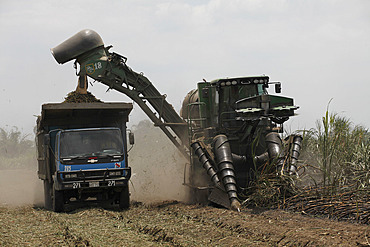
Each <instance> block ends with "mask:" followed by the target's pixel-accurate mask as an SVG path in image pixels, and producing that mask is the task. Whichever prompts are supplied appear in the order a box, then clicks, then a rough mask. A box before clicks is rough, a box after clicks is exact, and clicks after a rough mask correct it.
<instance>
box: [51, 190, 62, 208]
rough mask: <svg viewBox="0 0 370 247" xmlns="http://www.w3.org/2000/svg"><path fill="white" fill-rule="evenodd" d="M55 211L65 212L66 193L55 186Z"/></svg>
mask: <svg viewBox="0 0 370 247" xmlns="http://www.w3.org/2000/svg"><path fill="white" fill-rule="evenodd" d="M53 195H54V196H53V211H54V212H63V211H64V195H63V191H60V190H56V189H55V186H53Z"/></svg>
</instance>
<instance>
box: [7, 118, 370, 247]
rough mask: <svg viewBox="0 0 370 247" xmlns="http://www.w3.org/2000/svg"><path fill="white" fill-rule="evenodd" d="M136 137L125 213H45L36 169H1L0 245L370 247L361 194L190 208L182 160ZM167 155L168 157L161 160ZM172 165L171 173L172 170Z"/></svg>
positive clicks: (262, 195)
mask: <svg viewBox="0 0 370 247" xmlns="http://www.w3.org/2000/svg"><path fill="white" fill-rule="evenodd" d="M14 131H15V130H14ZM136 132H137V133H136V134H137V135H136V139H137V140H136V145H137V146H135V147H134V148H133V150H132V153H131V152H130V156H129V157H130V164H131V166H133V167H135V168H136V169H135V175H133V177H132V184H131V185H132V186H131V187H130V189H131V190H130V191H131V195H132V204H131V206H130V208H129V209H127V210H123V211H121V210H118V209H117V208H112V207H109V206H107V207H102V206H97V205H94V204H87V205H83V206H80V207H75V208H70V209H68V211H66V212H63V213H55V212H52V211H50V210H46V209H45V208H44V206H43V193H42V184H40V181H38V179H37V178H36V170H37V168H36V164H35V161H33V160H29V162H30V163H32V164H34V167H32V168H33V169H29V167H28V168H27V169H23V170H21V168H22V167H17V169H10V168H9V167H7V166H5V164H4V163H1V165H2V166H1V172H0V190H1V191H0V202H1V206H0V229H1V230H0V235H1V238H0V245H1V246H121V245H122V243H123V242H124V243H125V244H124V246H195V245H199V246H368V245H369V231H368V230H369V209H370V204H369V198H368V195H369V193H368V190H366V187H365V188H364V189H350V188H347V189H345V188H343V191H338V192H337V193H336V194H332V195H330V196H329V195H325V194H324V192H323V191H322V190H324V189H325V188H318V187H317V188H314V187H312V186H311V188H301V189H299V192H298V191H297V192H296V194H294V195H292V196H290V197H287V198H285V199H283V198H282V197H281V198H279V199H275V198H274V197H279V196H278V192H277V191H276V190H277V187H274V185H270V186H271V187H268V186H266V187H264V186H263V185H262V184H260V185H259V186H260V188H259V190H258V191H256V192H255V194H254V195H253V197H254V199H253V200H254V201H253V202H250V203H249V204H246V205H245V206H243V207H242V209H241V212H236V211H232V210H228V209H225V208H220V207H214V206H212V205H202V204H194V203H191V202H190V201H189V193H190V192H189V191H187V190H186V188H184V186H183V185H182V183H183V177H182V175H183V173H182V170H183V164H181V163H182V161H181V160H183V158H182V157H181V155H180V154H179V153H178V152H177V150H176V148H174V147H172V145H171V143H169V141H168V140H167V139H166V137H165V136H164V135H163V134H162V133H161V132H160V131H159V130H158V129H157V128H155V127H154V126H152V124H151V123H150V122H149V121H143V122H141V123H139V124H138V125H137V126H136ZM140 140H146V141H145V142H140ZM31 147H32V145H31ZM140 149H145V150H148V151H149V152H150V153H151V155H150V157H148V156H145V155H142V154H140V152H139V150H140ZM164 150H166V152H169V153H170V154H171V155H169V156H168V155H163V151H164ZM25 151H26V150H25ZM28 151H29V150H28ZM161 153H162V154H161ZM2 155H4V154H3V153H2ZM33 156H34V154H33V153H32V154H30V157H24V158H25V159H31V158H34V157H33ZM2 160H3V159H2ZM10 162H16V161H15V160H14V159H13V160H8V164H10ZM148 162H155V163H156V164H159V165H158V166H157V167H156V169H150V168H148V166H145V165H144V164H146V163H148ZM174 162H176V163H175V164H176V166H175V167H174V166H173V165H169V164H173V163H174ZM139 178H141V179H139ZM297 190H298V189H297Z"/></svg>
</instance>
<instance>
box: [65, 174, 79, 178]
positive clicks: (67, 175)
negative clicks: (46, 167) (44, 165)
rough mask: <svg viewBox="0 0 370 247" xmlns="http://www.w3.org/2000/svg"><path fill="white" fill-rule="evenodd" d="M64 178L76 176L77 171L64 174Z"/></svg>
mask: <svg viewBox="0 0 370 247" xmlns="http://www.w3.org/2000/svg"><path fill="white" fill-rule="evenodd" d="M64 178H77V173H68V174H64Z"/></svg>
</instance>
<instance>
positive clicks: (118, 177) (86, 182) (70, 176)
mask: <svg viewBox="0 0 370 247" xmlns="http://www.w3.org/2000/svg"><path fill="white" fill-rule="evenodd" d="M130 178H131V167H128V168H118V169H97V170H79V171H70V172H69V171H68V172H64V171H63V172H61V171H57V173H56V180H57V181H56V183H55V189H56V190H73V189H104V188H114V187H125V186H127V183H128V180H129V179H130Z"/></svg>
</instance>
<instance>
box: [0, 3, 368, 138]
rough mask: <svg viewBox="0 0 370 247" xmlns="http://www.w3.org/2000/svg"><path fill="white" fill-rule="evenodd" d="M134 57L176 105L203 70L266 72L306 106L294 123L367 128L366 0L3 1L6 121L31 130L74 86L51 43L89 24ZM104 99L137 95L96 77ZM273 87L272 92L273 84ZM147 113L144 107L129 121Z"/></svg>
mask: <svg viewBox="0 0 370 247" xmlns="http://www.w3.org/2000/svg"><path fill="white" fill-rule="evenodd" d="M86 28H88V29H92V30H95V31H96V32H98V33H99V34H100V36H101V37H102V39H103V41H104V43H105V45H106V46H107V45H113V49H112V50H111V51H114V52H116V53H119V54H122V55H124V56H126V57H128V62H127V64H128V65H129V66H130V67H131V68H132V69H133V70H135V71H137V72H143V73H144V74H145V75H146V76H147V77H148V78H149V79H150V80H151V81H152V82H153V84H154V85H155V86H156V87H157V88H158V90H159V91H160V92H161V93H163V94H167V95H168V97H167V99H168V101H169V103H171V104H172V105H173V106H174V107H175V108H176V109H177V110H179V109H180V107H181V101H182V100H183V98H184V96H185V95H186V94H187V92H188V91H190V90H191V89H192V88H195V87H196V83H197V82H199V81H201V80H202V79H203V78H205V79H207V80H213V79H216V78H222V77H234V76H247V75H262V74H266V75H268V76H270V80H272V81H281V82H282V95H284V96H289V97H294V99H295V104H296V105H299V106H300V107H301V108H300V109H299V110H298V114H299V115H298V116H296V117H294V118H292V119H291V120H289V122H288V123H289V125H290V127H289V128H294V129H296V128H300V129H302V128H311V127H314V126H315V121H316V120H317V119H320V118H321V117H322V116H323V114H324V112H325V110H326V107H327V104H328V102H329V101H330V99H333V100H332V102H331V104H330V110H331V111H333V112H337V113H339V114H341V115H343V116H346V117H349V118H351V120H352V121H353V122H354V123H356V124H362V125H364V126H365V127H367V128H369V127H370V110H369V108H368V107H369V106H370V99H369V94H370V80H369V73H370V1H369V0H362V1H361V0H352V1H348V0H347V1H346V0H342V1H340V0H338V1H335V0H322V1H318V0H310V1H304V0H273V1H272V0H261V1H258V0H191V1H185V0H177V1H168V0H167V1H165V0H152V1H149V0H147V1H144V0H130V1H129V0H123V1H118V0H117V1H112V0H110V1H109V0H106V1H101V0H100V1H96V0H88V1H87V0H86V1H84V0H83V1H81V0H80V1H75V0H73V1H72V0H70V1H68V0H66V1H60V0H58V1H53V0H51V1H39V0H33V1H29V0H23V1H22V0H17V1H14V0H0V34H1V38H0V47H1V48H0V49H1V55H0V76H1V80H0V106H1V108H0V114H1V115H0V127H3V128H4V127H6V128H11V127H12V126H17V127H19V128H20V129H21V130H23V131H24V132H26V133H31V132H32V129H33V127H34V125H35V120H36V118H35V117H34V116H35V115H38V114H40V109H41V105H42V104H43V103H48V102H62V101H63V100H64V97H66V95H67V94H68V93H69V92H70V91H73V90H74V89H75V88H76V85H77V78H76V76H75V70H74V69H73V62H69V63H66V64H64V65H60V64H58V63H57V62H56V61H55V60H54V58H53V56H52V55H51V53H50V48H53V47H55V46H56V45H58V44H60V43H61V42H62V41H64V40H66V39H67V38H69V37H70V36H72V35H74V34H75V33H77V32H78V31H80V30H82V29H86ZM89 90H90V91H91V92H92V93H93V94H94V95H95V96H96V97H97V98H100V99H101V100H103V101H106V102H109V101H130V99H129V98H127V97H126V96H123V95H121V94H119V93H116V92H112V91H110V92H107V93H106V87H105V86H104V85H101V84H99V83H95V84H94V86H93V87H90V88H89ZM272 93H273V92H272ZM144 118H146V117H145V116H144V114H143V113H142V112H141V109H140V108H138V107H137V106H136V107H134V111H133V113H132V114H131V119H130V121H131V124H135V123H137V122H138V121H140V120H141V119H144Z"/></svg>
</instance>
